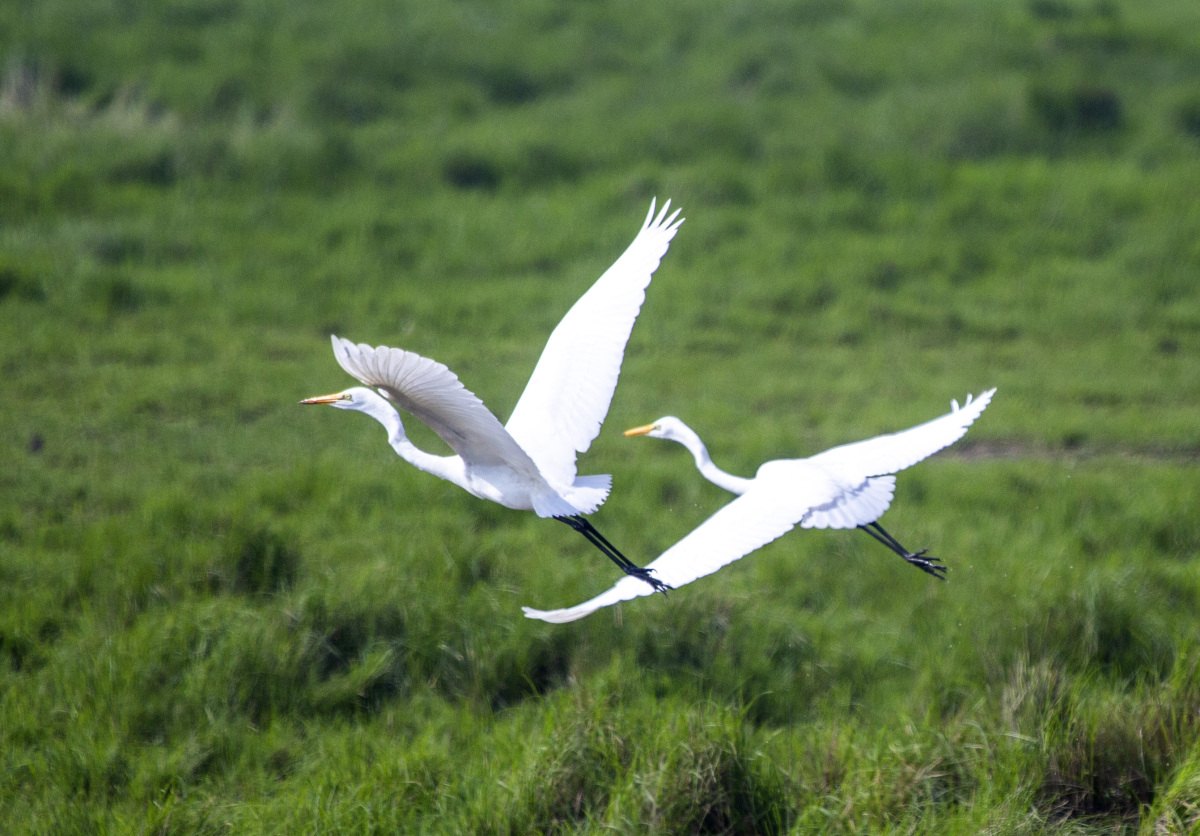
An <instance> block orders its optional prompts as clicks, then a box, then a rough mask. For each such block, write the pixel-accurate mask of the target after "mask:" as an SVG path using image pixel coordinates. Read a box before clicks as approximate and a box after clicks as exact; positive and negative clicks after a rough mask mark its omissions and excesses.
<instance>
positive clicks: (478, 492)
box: [300, 200, 683, 591]
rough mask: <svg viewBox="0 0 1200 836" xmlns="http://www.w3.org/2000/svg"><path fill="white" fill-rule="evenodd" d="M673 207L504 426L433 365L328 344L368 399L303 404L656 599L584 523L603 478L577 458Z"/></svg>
mask: <svg viewBox="0 0 1200 836" xmlns="http://www.w3.org/2000/svg"><path fill="white" fill-rule="evenodd" d="M670 206H671V201H669V200H668V201H667V202H666V203H665V204H664V205H663V207H662V210H661V211H660V212H658V214H657V215H656V214H655V211H654V208H655V207H654V202H651V204H650V212H649V213H648V214H647V215H646V221H645V223H644V224H642V228H641V231H640V232H638V234H637V237H636V238H634V239H633V243H632V244H630V245H629V248H628V249H627V250H625V252H624V253H623V254H622V255H621V257H620V258H618V259H617V261H616V262H615V263H614V264H613V265H612V266H611V267H609V268H608V270H607V271H605V273H604V275H603V276H601V277H600V278H599V279H598V280H597V281H596V283H595V284H594V285H592V287H591V288H590V289H589V290H588V291H587V293H585V294H583V296H582V297H580V299H579V300H578V301H577V302H576V303H575V304H574V305H573V306H572V307H571V309H570V310H569V311H567V314H566V316H564V317H563V318H562V321H561V322H559V323H558V326H557V327H555V329H554V331H553V332H551V334H550V339H549V341H548V342H547V343H546V347H545V349H543V350H542V356H541V358H540V359H539V360H538V362H537V366H536V367H535V368H534V370H533V376H532V377H530V379H529V383H528V384H526V386H525V391H524V393H522V395H521V398H520V400H519V401H517V405H516V407H515V408H514V409H513V413H512V416H511V417H510V418H509V419H508V424H507V425H502V424H501V423H500V421H499V420H498V419H497V418H496V416H495V415H493V414H492V413H491V411H490V410H489V409H488V408H487V407H486V406H484V405H483V402H482V401H481V400H480V399H479V398H477V397H476V396H475V395H474V394H473V393H472V392H471V391H469V390H468V389H467V388H466V387H464V386H463V385H462V383H460V382H459V379H458V376H457V375H455V374H454V372H452V371H450V370H449V369H448V368H446V367H445V366H444V365H442V364H441V363H438V362H436V361H434V360H430V359H428V358H426V357H421V356H420V355H418V354H414V353H412V352H411V351H404V350H403V349H399V348H388V347H387V346H379V347H377V348H372V347H371V346H369V345H365V344H358V345H355V344H354V343H352V342H350V341H349V340H343V339H341V338H339V337H337V336H334V337H333V354H334V356H335V357H336V358H337V361H338V363H339V364H340V365H341V367H342V368H343V369H345V370H346V371H347V372H348V373H350V375H352V376H353V377H355V378H357V379H358V380H360V381H361V382H362V383H364V384H366V386H367V387H373V388H365V387H362V386H356V387H354V388H351V389H346V390H344V391H342V392H336V393H334V394H332V395H324V396H322V397H317V398H308V399H307V400H303V401H301V402H300V403H303V404H329V405H330V406H334V407H337V408H339V409H353V410H357V411H358V412H365V413H366V414H367V415H370V416H371V417H372V418H374V419H375V420H376V421H378V422H379V423H381V424H383V426H384V428H385V429H387V432H388V443H390V444H391V445H392V448H393V449H394V450H395V451H396V452H397V453H398V454H399V455H400V457H401V458H403V459H404V460H405V461H407V462H409V463H410V464H412V465H414V466H415V467H417V468H419V469H421V470H424V471H426V472H427V473H432V474H433V475H434V476H439V477H441V478H442V479H445V480H446V481H448V482H453V483H454V484H456V485H458V486H459V487H460V488H463V489H464V490H465V491H467V492H468V493H470V494H473V495H474V496H477V497H479V498H481V499H490V500H491V501H492V502H498V503H500V504H501V505H503V506H505V507H506V508H515V509H518V510H532V511H533V512H534V513H536V514H537V515H538V516H539V517H552V518H554V519H556V520H559V521H561V522H564V523H566V524H567V525H569V526H571V527H572V528H573V529H575V530H576V531H578V532H579V533H581V534H582V535H583V536H584V537H586V538H587V540H588V541H589V542H590V543H592V545H594V546H595V547H596V548H598V549H599V550H600V551H601V552H603V553H604V554H605V556H607V557H608V558H609V559H611V560H612V561H613V562H614V563H616V564H617V565H618V566H619V567H621V569H622V571H624V572H625V573H626V574H628V575H631V576H632V577H634V578H636V579H637V582H638V583H640V584H642V585H643V586H646V589H647V590H648V591H665V589H666V587H665V586H664V584H663V583H662V582H661V581H659V580H658V579H657V578H654V577H653V576H652V575H651V573H650V571H649V570H646V569H643V568H641V567H639V566H637V565H635V564H634V563H633V562H632V561H630V560H629V559H628V558H627V557H625V555H623V554H621V552H620V551H619V550H618V549H617V548H616V547H615V546H613V545H612V544H611V543H610V542H608V540H606V539H605V538H604V535H602V534H601V533H600V532H599V531H597V530H596V528H595V527H594V526H593V525H592V524H591V523H590V522H588V521H587V520H586V519H585V518H584V516H583V515H584V514H590V513H592V512H593V511H595V510H596V509H597V508H599V507H600V505H601V504H602V503H603V502H604V500H605V499H606V498H607V497H608V492H609V489H610V487H611V486H612V477H611V476H607V475H604V476H579V475H576V469H575V457H576V454H577V453H582V452H584V451H586V450H587V449H588V447H589V446H590V445H591V443H592V440H593V439H595V437H596V436H597V435H598V434H599V432H600V425H601V424H602V423H603V422H604V416H605V415H606V414H607V413H608V406H609V403H610V402H611V401H612V397H613V391H614V390H615V389H616V386H617V377H618V375H620V373H621V360H622V359H623V357H624V355H625V344H626V342H628V341H629V334H630V332H631V331H632V330H633V323H634V320H636V319H637V316H638V312H639V311H640V310H641V307H642V302H643V301H644V300H645V298H646V287H647V286H648V285H649V284H650V278H651V276H652V275H653V274H654V271H655V270H656V269H658V265H659V262H660V261H661V260H662V257H663V255H665V254H666V252H667V247H668V245H669V244H670V242H671V239H672V238H674V237H675V232H676V230H678V229H679V225H680V224H682V223H683V218H680V217H679V210H678V209H676V210H675V211H674V212H673V213H671V214H669V215H668V211H669V210H670ZM376 390H378V391H376ZM379 393H382V397H381V396H380V394H379ZM393 404H394V405H395V406H393ZM395 407H399V408H400V409H403V410H405V411H406V412H409V413H411V414H412V415H414V416H416V417H417V418H419V419H420V420H421V421H423V422H425V423H426V424H428V425H429V427H430V428H431V429H433V431H434V432H436V433H437V434H438V435H439V436H441V438H442V440H444V441H445V442H446V443H447V444H448V445H450V448H451V449H452V450H454V452H455V453H456V454H457V455H453V456H438V455H434V454H432V453H426V452H424V451H423V450H419V449H417V447H416V446H415V445H414V444H413V443H412V442H411V441H410V440H409V439H408V436H407V435H405V432H404V424H403V423H402V422H401V420H400V415H399V413H398V412H397V411H396V409H395Z"/></svg>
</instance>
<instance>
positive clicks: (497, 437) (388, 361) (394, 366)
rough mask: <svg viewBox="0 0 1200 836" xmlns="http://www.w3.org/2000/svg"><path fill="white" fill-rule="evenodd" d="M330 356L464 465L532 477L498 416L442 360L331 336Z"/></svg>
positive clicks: (534, 471) (530, 468) (525, 457)
mask: <svg viewBox="0 0 1200 836" xmlns="http://www.w3.org/2000/svg"><path fill="white" fill-rule="evenodd" d="M333 354H334V356H335V357H336V358H337V361H338V364H339V365H340V366H341V367H342V368H343V369H345V370H346V371H347V372H348V373H349V374H350V375H352V376H353V377H356V378H357V379H358V380H360V381H362V382H363V383H365V384H366V385H367V386H374V387H375V388H377V389H378V390H380V391H381V392H382V393H383V394H384V395H385V396H386V397H387V398H388V399H389V400H391V401H392V402H393V403H395V404H396V406H398V407H400V408H401V409H403V410H405V411H406V412H410V413H412V414H413V415H414V416H416V417H417V418H419V419H420V420H421V421H423V422H424V423H425V424H428V425H429V427H430V429H432V430H433V431H434V432H435V433H437V434H438V435H439V436H441V438H442V440H443V441H445V442H446V443H447V444H449V445H450V447H451V448H452V449H453V450H454V452H456V453H458V455H460V456H461V457H462V459H463V461H465V462H466V463H467V464H468V465H472V466H481V467H482V466H489V465H505V466H508V467H512V468H514V469H516V470H517V471H518V472H521V473H524V474H527V475H530V476H533V477H537V476H538V469H537V465H536V464H534V462H533V460H532V459H531V458H530V457H529V455H528V454H527V453H526V452H525V451H524V450H522V449H521V446H520V445H519V444H518V443H517V442H516V441H515V440H514V439H513V438H512V436H510V435H509V434H508V432H507V431H506V430H505V429H504V427H503V425H502V424H501V423H500V421H499V419H497V418H496V416H495V415H493V414H492V413H491V411H490V410H489V409H488V408H487V407H486V406H484V404H483V401H481V400H480V399H479V398H478V397H476V396H475V394H474V393H473V392H471V390H469V389H467V388H466V387H465V386H463V385H462V382H461V381H460V380H459V379H458V376H457V375H456V374H454V372H452V371H450V369H448V368H446V366H444V365H443V364H441V363H439V362H437V361H436V360H430V359H429V358H428V357H422V356H421V355H419V354H414V353H413V352H411V351H405V350H403V349H400V348H389V347H387V346H383V345H381V346H378V347H372V346H369V345H366V344H364V343H360V344H357V345H356V344H355V343H352V342H350V341H349V340H343V339H341V338H340V337H336V336H335V337H333Z"/></svg>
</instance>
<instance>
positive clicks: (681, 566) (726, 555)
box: [522, 480, 828, 624]
mask: <svg viewBox="0 0 1200 836" xmlns="http://www.w3.org/2000/svg"><path fill="white" fill-rule="evenodd" d="M817 494H818V491H817V490H814V489H812V488H807V489H806V486H805V485H803V484H786V483H784V481H783V480H773V481H767V482H764V483H759V482H756V483H755V484H754V486H753V487H751V488H750V490H748V491H746V493H744V494H742V495H741V496H739V497H738V498H737V499H735V500H733V502H730V503H729V504H728V505H726V506H725V507H724V508H722V509H721V510H720V511H717V513H715V514H713V515H712V516H711V517H709V518H708V519H707V520H705V521H704V522H703V523H701V524H700V526H699V527H698V528H696V529H695V530H694V531H692V533H691V534H689V535H687V536H686V537H684V538H683V539H682V540H680V541H679V542H678V543H676V544H675V545H673V546H671V548H669V549H667V550H666V551H665V552H663V553H662V555H661V556H660V557H659V558H658V559H657V560H655V561H653V562H652V563H650V564H649V565H647V566H646V568H647V569H653V570H654V576H655V577H656V578H658V580H660V581H662V582H663V583H665V584H667V585H669V586H671V587H673V588H675V589H678V588H679V587H681V586H683V585H684V584H688V583H691V582H692V581H694V580H696V579H697V578H702V577H704V576H705V575H711V574H712V573H713V572H715V571H717V570H718V569H720V568H721V567H722V566H726V565H728V564H730V563H732V562H733V561H735V560H738V559H740V558H742V557H744V556H745V555H747V554H749V553H750V552H752V551H754V550H755V549H758V548H761V547H763V546H765V545H766V544H767V543H770V542H771V541H772V540H774V539H776V538H778V537H781V536H782V535H784V534H786V533H787V532H788V531H790V530H791V529H792V528H793V527H794V526H795V525H796V523H797V522H798V521H799V520H800V518H801V517H803V516H804V514H805V512H806V511H808V510H809V509H810V508H811V507H812V506H813V505H815V504H817V503H819V502H820V501H822V500H825V499H827V498H828V497H826V496H819V495H817ZM653 592H654V590H653V589H651V588H650V585H649V584H648V583H646V582H645V581H642V580H638V579H637V578H634V577H631V576H626V577H624V578H622V579H621V580H619V581H617V583H616V585H615V586H613V587H612V589H610V590H608V591H607V592H605V593H603V594H601V595H597V596H596V597H595V598H593V599H591V600H590V601H585V602H584V603H582V604H578V605H576V606H574V607H568V608H566V609H561V610H548V611H546V610H535V609H533V608H531V607H522V609H523V610H524V612H525V616H526V617H527V618H538V619H541V620H542V621H550V622H553V623H555V624H561V623H563V622H567V621H575V620H576V619H579V618H583V617H584V616H586V615H591V614H592V613H594V612H595V611H596V610H598V609H600V608H601V607H608V606H611V605H613V604H616V603H618V602H620V601H628V600H630V599H631V598H636V597H638V596H640V595H651V594H653Z"/></svg>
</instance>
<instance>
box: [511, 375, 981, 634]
mask: <svg viewBox="0 0 1200 836" xmlns="http://www.w3.org/2000/svg"><path fill="white" fill-rule="evenodd" d="M995 391H996V390H995V389H989V390H988V391H986V392H984V393H983V394H982V395H980V396H979V397H978V398H974V399H972V398H971V397H970V396H968V397H967V400H966V403H964V404H963V406H962V407H961V408H960V407H959V405H958V402H957V401H952V402H951V411H950V412H949V413H947V414H946V415H943V416H941V417H940V418H935V419H934V420H932V421H928V422H926V423H924V424H920V425H918V426H916V427H912V428H911V429H908V430H904V431H903V432H898V433H893V434H891V435H881V436H877V437H875V438H871V439H867V440H866V441H859V442H855V443H853V444H844V445H842V446H840V447H834V448H832V449H829V450H826V451H825V452H823V453H818V454H817V455H815V456H811V457H809V458H807V459H778V460H775V461H769V462H767V463H766V464H764V465H762V466H761V467H760V468H759V469H758V473H757V474H756V475H755V477H754V478H753V479H745V478H742V477H740V476H734V475H733V474H731V473H726V472H725V471H723V470H721V469H720V468H718V467H717V466H716V465H714V464H713V462H712V459H711V458H710V457H709V455H708V450H707V448H706V447H705V446H704V442H702V441H701V440H700V437H699V436H698V435H696V433H695V432H694V431H693V430H692V429H691V428H690V427H688V426H687V425H686V424H684V423H683V422H682V421H680V420H679V419H678V418H675V417H673V416H667V417H665V418H660V419H659V420H658V421H655V422H654V423H653V424H647V425H646V426H644V427H637V428H635V429H632V430H629V431H627V432H626V433H625V434H626V435H648V436H651V437H653V438H666V439H670V440H671V441H676V442H678V443H680V444H682V445H684V446H685V447H687V448H688V449H689V450H690V451H691V452H692V455H693V456H694V457H695V460H696V467H697V468H698V469H699V470H700V472H701V474H703V475H704V477H705V478H707V479H708V480H709V481H711V482H713V483H714V484H717V485H719V486H721V487H723V488H725V489H726V490H728V491H731V492H733V493H736V494H740V496H738V498H737V499H735V500H733V501H732V502H730V503H729V504H728V505H726V506H725V507H724V508H722V509H721V510H719V511H717V512H716V513H715V514H713V515H712V516H711V517H709V518H708V519H707V520H706V521H705V522H703V523H701V524H700V526H699V527H697V528H696V529H695V530H693V531H692V532H691V533H690V534H688V535H687V536H686V537H684V538H683V539H682V540H680V541H679V542H678V543H676V544H675V545H673V546H671V548H669V549H667V550H666V551H665V552H663V553H662V555H661V556H660V557H659V558H658V559H656V560H654V561H653V562H651V563H650V564H648V565H647V566H646V569H647V570H650V571H653V572H654V573H655V577H656V578H657V579H658V580H659V581H661V582H662V583H664V584H666V585H667V586H669V587H671V588H678V587H680V586H683V585H684V584H688V583H691V582H692V581H694V580H696V579H697V578H702V577H704V576H705V575H710V574H712V573H713V572H716V571H717V570H718V569H720V568H721V567H722V566H726V565H728V564H730V563H732V562H733V561H735V560H738V559H739V558H741V557H744V556H745V555H747V554H749V553H750V552H752V551H754V550H755V549H758V548H761V547H762V546H765V545H766V544H767V543H770V542H771V541H772V540H775V539H776V538H778V537H781V536H782V535H784V534H786V533H787V532H788V531H791V530H792V528H794V527H795V526H797V525H799V526H800V527H801V528H855V527H857V528H861V529H862V530H863V531H865V532H867V533H868V534H870V535H871V536H872V537H874V538H875V539H876V540H878V541H879V542H881V543H883V544H884V545H885V546H887V547H888V548H890V549H891V550H892V551H894V552H896V553H897V554H899V555H900V556H901V557H903V558H904V559H905V560H906V561H908V562H909V563H912V564H913V565H915V566H917V567H918V568H920V569H923V570H924V571H926V572H928V573H929V574H931V575H934V576H935V577H938V578H942V577H943V575H944V573H945V567H944V566H943V565H942V564H941V561H939V560H937V559H936V558H932V557H926V556H925V550H924V549H922V550H920V551H917V552H910V551H908V550H907V549H905V548H904V547H903V546H901V545H900V543H899V542H897V541H896V539H895V538H894V537H892V536H891V535H890V534H888V533H887V531H885V530H884V529H883V528H882V527H881V526H880V525H879V523H878V522H877V520H878V519H879V517H880V516H882V515H883V512H884V511H886V510H887V508H888V506H889V505H890V504H891V501H892V493H893V491H894V489H895V485H896V477H895V476H894V475H893V474H895V473H896V472H898V471H900V470H904V469H905V468H907V467H910V466H912V465H914V464H916V463H917V462H919V461H921V460H922V459H924V458H927V457H928V456H932V455H933V454H934V453H936V452H937V451H938V450H941V449H942V448H944V447H947V446H949V445H951V444H953V443H954V442H955V441H957V440H958V439H960V438H962V437H963V435H964V434H965V433H966V432H967V428H968V427H970V426H971V424H972V423H974V421H975V419H976V418H978V417H979V416H980V414H981V413H982V412H983V410H984V409H985V408H986V407H987V405H988V403H989V402H990V401H991V399H992V395H993V394H994V393H995ZM649 591H650V590H647V589H646V588H645V585H644V584H641V583H639V582H638V581H635V580H633V579H631V578H623V579H621V580H619V581H617V583H616V585H615V586H613V587H612V588H611V589H609V590H608V591H607V592H604V593H602V594H601V595H598V596H596V597H595V598H592V599H591V600H590V601H585V602H584V603H582V604H579V605H577V606H574V607H568V608H565V609H559V610H535V609H533V608H532V607H522V609H523V610H524V612H525V615H526V616H527V617H529V618H537V619H541V620H542V621H550V622H554V623H563V622H567V621H575V620H576V619H580V618H583V617H584V616H587V615H590V614H592V613H593V612H595V611H596V610H598V609H600V608H601V607H607V606H611V605H612V604H616V603H618V602H620V601H628V600H630V599H631V598H636V597H638V596H640V595H645V594H647V593H648V592H649Z"/></svg>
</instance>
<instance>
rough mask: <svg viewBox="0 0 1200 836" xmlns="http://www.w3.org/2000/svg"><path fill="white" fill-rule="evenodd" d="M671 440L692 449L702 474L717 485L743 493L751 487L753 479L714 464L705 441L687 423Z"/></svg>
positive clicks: (732, 491) (733, 491)
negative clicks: (734, 473) (729, 471)
mask: <svg viewBox="0 0 1200 836" xmlns="http://www.w3.org/2000/svg"><path fill="white" fill-rule="evenodd" d="M681 424H682V422H681ZM671 440H672V441H678V442H679V443H680V444H682V445H683V446H684V447H686V448H688V449H689V450H691V451H692V455H693V456H694V457H695V459H696V467H697V469H699V471H700V475H701V476H703V477H704V478H705V479H707V480H708V481H710V482H712V483H713V484H714V485H716V486H717V487H720V488H724V489H725V490H727V491H729V492H730V493H736V494H743V493H745V492H746V490H747V489H748V488H749V487H750V483H751V481H753V480H751V479H743V478H742V477H741V476H734V475H733V474H732V473H726V472H725V471H724V470H721V468H719V467H717V466H716V465H715V464H713V460H712V457H711V456H709V455H708V448H707V447H705V446H704V442H703V441H701V440H700V436H698V435H696V432H695V431H694V430H693V429H692V428H691V427H689V426H687V425H683V426H681V427H680V429H679V432H678V434H676V435H672V436H671Z"/></svg>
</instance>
